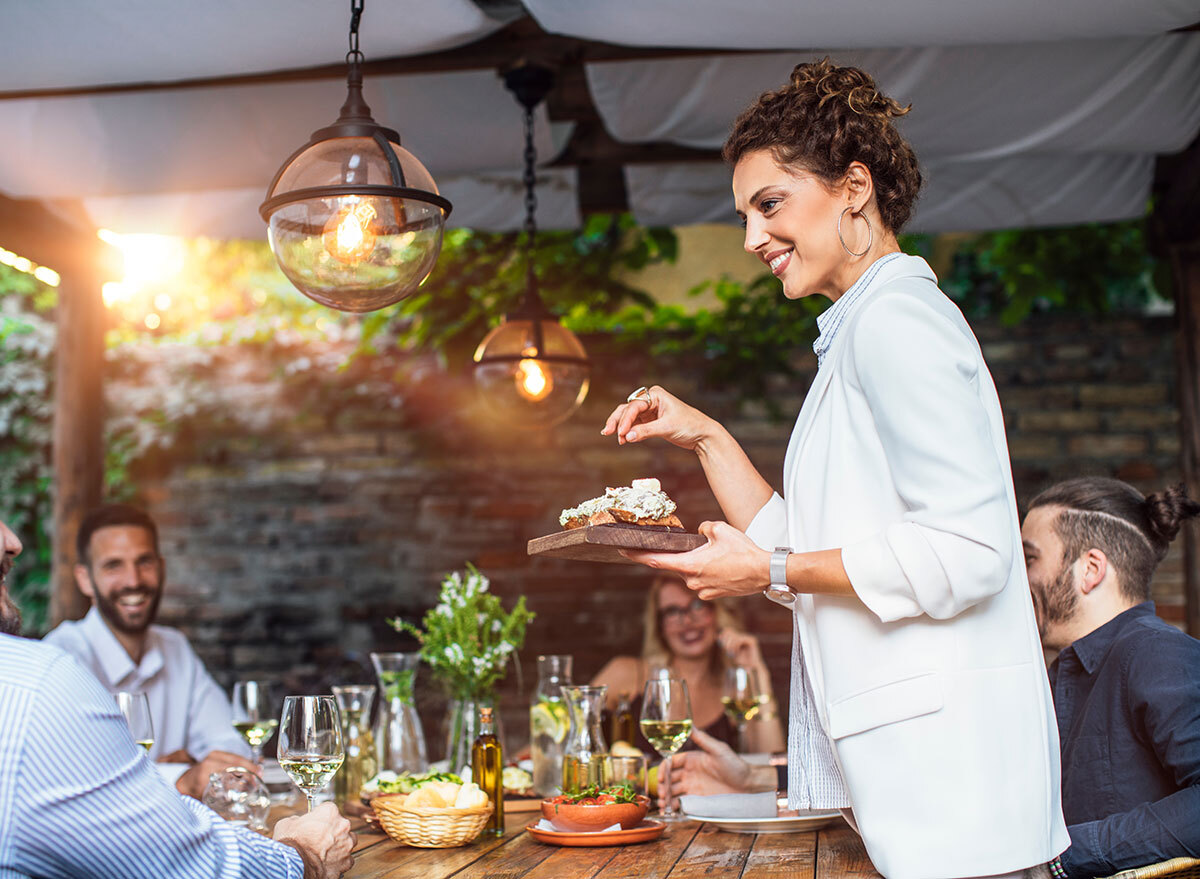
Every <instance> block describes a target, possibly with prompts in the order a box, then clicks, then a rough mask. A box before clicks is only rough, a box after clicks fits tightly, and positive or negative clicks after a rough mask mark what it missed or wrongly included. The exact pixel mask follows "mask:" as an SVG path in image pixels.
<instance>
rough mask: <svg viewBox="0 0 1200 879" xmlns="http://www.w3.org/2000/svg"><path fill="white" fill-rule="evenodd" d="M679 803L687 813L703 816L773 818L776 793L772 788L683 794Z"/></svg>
mask: <svg viewBox="0 0 1200 879" xmlns="http://www.w3.org/2000/svg"><path fill="white" fill-rule="evenodd" d="M679 805H680V806H681V807H682V808H683V811H684V812H686V813H687V814H688V815H695V816H697V817H704V818H774V817H775V814H776V813H775V806H776V794H775V791H773V790H768V791H763V792H762V793H757V794H710V795H709V796H698V795H696V794H684V795H683V796H681V797H680V798H679Z"/></svg>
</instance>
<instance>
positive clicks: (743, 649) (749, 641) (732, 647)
mask: <svg viewBox="0 0 1200 879" xmlns="http://www.w3.org/2000/svg"><path fill="white" fill-rule="evenodd" d="M717 641H719V642H720V644H721V649H723V650H724V651H725V654H726V655H727V656H728V657H729V658H730V659H732V660H733V661H734V662H736V663H737V664H738V665H748V666H755V667H757V666H760V665H762V664H763V658H762V650H761V649H760V648H759V646H758V639H757V638H755V637H754V636H753V635H751V634H750V633H749V632H739V631H737V630H735V629H722V630H721V631H720V632H718V633H717Z"/></svg>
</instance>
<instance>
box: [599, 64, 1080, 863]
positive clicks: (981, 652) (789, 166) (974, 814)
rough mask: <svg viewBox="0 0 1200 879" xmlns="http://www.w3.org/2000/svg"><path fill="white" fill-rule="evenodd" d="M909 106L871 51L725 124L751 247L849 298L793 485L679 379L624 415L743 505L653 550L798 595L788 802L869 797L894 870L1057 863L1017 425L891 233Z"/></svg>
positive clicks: (785, 596) (828, 326)
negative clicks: (756, 458)
mask: <svg viewBox="0 0 1200 879" xmlns="http://www.w3.org/2000/svg"><path fill="white" fill-rule="evenodd" d="M905 112H907V109H906V108H901V107H900V106H899V105H898V104H896V102H894V101H892V100H891V99H890V98H887V97H885V96H883V95H881V94H880V93H879V92H878V90H877V89H876V87H875V83H874V82H873V80H872V79H871V77H870V76H868V75H867V74H865V73H863V72H862V71H861V70H858V69H856V68H845V67H835V66H833V65H832V64H830V63H829V61H828V60H825V61H822V62H818V63H815V64H803V65H800V66H798V67H797V68H796V69H795V70H794V71H793V73H792V78H791V82H790V83H789V84H788V85H787V86H785V87H784V88H783V89H781V90H780V91H777V92H768V93H766V94H764V95H763V96H761V97H760V98H759V99H758V101H757V102H756V103H755V104H753V105H752V106H751V107H750V108H749V109H747V110H746V111H745V112H744V113H743V114H742V115H741V116H740V117H739V118H738V119H737V121H736V122H735V123H734V127H733V133H732V134H731V135H730V138H729V140H728V142H727V143H726V145H725V158H726V160H727V161H728V162H729V163H730V164H731V165H732V166H733V192H734V201H735V205H736V209H737V212H738V214H739V216H741V217H742V218H743V219H744V221H745V225H746V240H745V248H746V250H748V251H750V252H751V253H754V254H756V255H757V256H758V257H759V258H760V259H762V261H763V262H764V263H765V264H767V265H768V266H769V267H770V268H771V270H772V272H773V273H774V274H775V275H776V276H777V277H778V278H779V279H780V280H781V281H782V283H783V291H784V294H785V296H786V297H787V298H789V299H797V298H800V297H803V296H809V295H814V294H819V295H823V296H826V297H828V298H829V299H831V300H833V305H832V306H831V307H830V308H829V309H828V310H827V311H826V312H825V313H824V314H822V315H821V317H820V318H819V320H818V323H819V327H820V331H821V335H820V338H819V339H818V340H817V343H816V345H815V346H814V347H815V350H816V351H817V355H818V358H819V363H820V367H819V370H818V372H817V376H816V379H815V380H814V382H813V385H812V387H811V388H810V389H809V392H808V395H807V396H806V398H805V400H804V405H803V407H802V408H801V410H800V415H799V417H798V418H797V420H796V425H795V428H794V429H793V432H792V437H791V442H790V443H789V445H788V450H787V456H786V459H785V462H784V473H783V497H780V496H779V495H778V494H776V493H775V492H774V491H773V490H772V489H771V487H770V485H769V484H768V483H767V482H766V480H764V479H763V477H762V476H761V475H759V473H758V472H757V471H756V470H755V468H754V466H753V465H752V464H751V463H750V461H749V459H748V458H747V456H746V454H745V452H744V451H743V450H742V449H741V447H740V446H739V445H738V444H737V442H736V440H734V439H733V437H732V436H730V434H729V433H728V432H727V431H726V430H725V429H724V427H722V426H721V425H720V424H719V423H717V422H716V421H714V420H713V419H711V418H709V417H708V416H706V415H704V414H703V413H701V412H699V411H698V410H696V409H694V408H692V407H690V406H687V405H686V404H684V403H683V402H681V401H680V400H679V399H677V398H676V397H674V396H672V395H671V394H670V393H668V392H667V391H666V390H664V389H663V388H661V387H657V386H655V387H651V388H648V389H647V388H639V389H638V391H635V392H634V393H633V394H631V395H630V398H629V401H628V402H626V403H625V404H623V405H622V406H619V407H618V408H617V409H616V410H615V411H614V412H613V414H612V415H611V416H610V417H609V420H608V423H607V424H606V425H605V427H604V430H603V433H605V434H608V435H612V434H615V435H616V436H617V439H618V442H621V443H625V442H642V441H644V440H647V439H650V438H652V437H661V438H663V439H666V440H668V441H669V442H672V443H674V444H675V445H678V446H681V447H684V448H688V449H692V450H694V451H695V452H696V454H697V456H698V458H699V460H700V463H701V465H702V467H703V469H704V472H705V475H706V476H707V478H708V481H709V484H710V486H711V487H712V489H713V492H714V494H715V495H716V497H717V500H718V501H719V503H720V504H721V508H722V511H723V512H724V513H725V516H726V519H727V522H706V523H704V524H703V525H701V526H700V531H701V533H702V534H704V535H705V536H706V537H708V539H709V543H708V544H707V545H706V546H704V547H701V548H700V549H697V550H695V551H693V552H690V553H683V554H677V555H671V554H654V553H630V555H631V557H632V558H634V559H635V560H637V561H641V562H644V563H646V564H648V565H651V566H652V567H657V568H664V569H671V570H674V571H677V572H679V573H680V574H681V575H682V576H683V577H684V578H685V580H686V582H687V584H688V586H689V588H691V589H693V590H695V591H697V592H698V593H699V595H700V596H701V597H703V598H715V597H719V596H726V595H748V594H753V593H757V592H762V591H768V595H769V597H772V598H774V599H775V600H777V601H779V602H780V603H782V604H784V605H786V606H788V607H790V608H791V610H792V612H793V615H794V621H795V636H794V639H793V644H794V646H793V668H792V688H791V690H792V693H791V718H790V723H789V734H788V739H789V742H788V750H789V759H788V765H789V799H790V801H791V804H792V806H793V808H828V807H841V808H848V809H850V810H851V811H850V812H848V813H847V814H848V817H849V818H850V819H851V820H852V821H853V822H854V824H855V825H856V826H857V829H858V830H859V832H860V833H861V834H862V837H863V841H864V843H865V845H866V848H867V852H868V853H869V855H870V856H871V859H872V861H873V862H874V864H875V866H876V868H877V869H878V870H879V871H880V872H881V873H882V874H883V875H884V876H888V877H892V879H938V877H946V879H952V877H957V879H962V877H975V876H1000V875H1018V876H1020V875H1045V874H1046V867H1045V865H1046V864H1047V862H1050V861H1051V860H1052V859H1053V858H1055V857H1056V856H1057V855H1058V854H1059V853H1060V852H1062V851H1063V850H1064V849H1066V848H1067V846H1068V845H1069V839H1068V837H1067V832H1066V826H1065V824H1064V823H1063V818H1062V809H1061V805H1060V799H1059V754H1058V735H1057V727H1056V724H1055V719H1054V711H1053V706H1052V702H1051V697H1050V691H1049V687H1048V684H1047V681H1046V672H1045V665H1044V662H1043V659H1042V652H1041V648H1040V645H1039V641H1038V635H1037V629H1036V626H1035V623H1034V618H1033V609H1032V604H1031V601H1030V597H1029V587H1028V584H1027V581H1026V577H1025V569H1024V564H1023V557H1022V551H1021V537H1020V526H1019V522H1018V518H1017V509H1016V500H1015V496H1014V492H1013V486H1012V475H1011V472H1010V468H1009V461H1008V450H1007V445H1006V441H1005V435H1004V422H1003V417H1002V415H1001V411H1000V403H999V400H998V398H997V395H996V389H995V386H994V385H993V383H992V379H991V376H990V374H989V373H988V369H987V365H986V364H985V363H984V360H983V357H982V355H981V353H980V349H979V344H978V343H977V342H976V340H975V337H974V335H973V334H972V332H971V329H970V327H969V326H968V325H967V323H966V321H965V320H964V319H963V317H962V314H961V313H960V312H959V310H958V309H957V308H956V307H955V306H954V304H953V303H952V302H951V301H950V300H948V299H947V298H946V297H945V296H944V295H943V294H942V293H941V292H940V291H939V290H938V287H937V279H936V278H935V276H934V274H933V272H932V271H930V269H929V267H928V265H926V263H925V262H924V260H922V259H920V258H917V257H911V256H905V255H904V254H902V253H900V248H899V246H898V244H897V241H896V232H897V230H899V229H900V228H901V227H902V226H903V224H904V222H905V221H906V220H907V219H908V216H909V214H910V212H911V209H912V204H913V201H914V200H915V197H916V193H917V191H918V189H919V187H920V173H919V171H918V169H917V164H916V158H915V156H914V155H913V153H912V150H911V148H909V146H908V145H907V143H905V142H904V140H903V139H902V138H901V137H900V135H899V134H898V133H897V131H896V129H895V127H894V125H893V123H892V118H893V117H895V116H899V115H902V114H903V113H905Z"/></svg>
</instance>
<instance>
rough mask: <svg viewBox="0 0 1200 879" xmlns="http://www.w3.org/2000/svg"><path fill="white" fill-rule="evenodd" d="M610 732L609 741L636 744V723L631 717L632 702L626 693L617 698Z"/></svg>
mask: <svg viewBox="0 0 1200 879" xmlns="http://www.w3.org/2000/svg"><path fill="white" fill-rule="evenodd" d="M610 732H611V735H609V739H610V741H613V742H625V743H626V744H630V745H633V744H636V742H635V741H634V736H635V735H636V734H637V721H636V720H634V717H633V706H632V700H631V699H630V698H629V694H628V693H621V694H620V695H619V696H618V697H617V710H616V711H614V712H613V715H612V721H611V729H610Z"/></svg>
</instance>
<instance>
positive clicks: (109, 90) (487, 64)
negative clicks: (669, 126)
mask: <svg viewBox="0 0 1200 879" xmlns="http://www.w3.org/2000/svg"><path fill="white" fill-rule="evenodd" d="M767 51H768V50H761V51H758V50H747V49H729V48H722V47H720V46H713V47H712V48H687V49H667V48H658V47H655V46H620V45H617V44H615V43H603V42H599V41H596V40H581V39H577V38H575V37H564V36H561V35H559V34H550V33H547V32H546V31H544V30H542V29H541V27H540V26H539V25H538V23H537V22H536V21H534V20H533V19H532V18H531V17H529V16H525V17H523V18H519V19H517V20H516V21H514V22H512V23H511V24H508V25H506V26H505V27H503V28H501V29H500V30H498V31H496V32H495V33H493V34H490V35H488V36H486V37H484V38H483V39H480V40H476V41H475V42H473V43H468V44H467V45H465V46H458V47H457V48H454V49H446V50H443V51H441V52H426V53H423V54H420V55H405V56H402V57H398V58H375V59H370V58H368V59H367V61H366V62H365V63H364V64H363V65H362V70H363V74H364V76H365V77H366V78H367V79H370V78H371V77H372V76H389V75H395V74H411V73H445V72H448V71H456V70H487V69H489V68H490V69H494V70H497V71H503V70H506V69H507V68H509V67H512V66H514V65H516V64H519V63H520V62H521V61H523V60H530V61H537V62H538V63H539V64H544V65H546V66H548V67H552V68H555V69H557V68H560V67H565V66H572V65H580V64H582V63H584V62H585V61H639V60H648V59H655V58H688V57H693V56H697V55H754V54H767ZM771 51H778V50H771ZM797 51H803V50H802V49H798V50H797ZM345 76H346V65H345V64H343V63H338V64H322V65H318V66H314V67H303V68H295V69H291V70H274V71H266V72H263V73H245V74H237V75H231V76H208V77H199V78H196V79H184V80H171V81H162V82H135V83H114V84H111V85H92V86H77V87H73V88H51V89H21V90H13V91H0V100H8V99H15V98H61V97H69V96H74V95H104V94H119V93H122V92H146V91H160V90H178V89H196V88H214V87H223V86H241V85H259V84H264V83H275V82H299V81H305V80H315V79H344V78H345Z"/></svg>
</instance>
